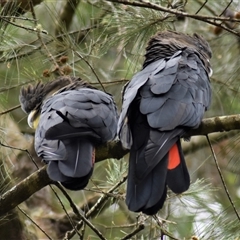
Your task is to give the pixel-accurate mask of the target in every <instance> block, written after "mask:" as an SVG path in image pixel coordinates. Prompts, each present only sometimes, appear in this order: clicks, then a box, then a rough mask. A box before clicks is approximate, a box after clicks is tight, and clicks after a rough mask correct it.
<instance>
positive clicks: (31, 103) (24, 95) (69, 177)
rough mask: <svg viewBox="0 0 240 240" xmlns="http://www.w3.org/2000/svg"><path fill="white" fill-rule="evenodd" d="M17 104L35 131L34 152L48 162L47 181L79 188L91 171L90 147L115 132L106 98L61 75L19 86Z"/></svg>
mask: <svg viewBox="0 0 240 240" xmlns="http://www.w3.org/2000/svg"><path fill="white" fill-rule="evenodd" d="M19 100H20V103H21V106H22V109H23V110H24V111H25V112H26V113H28V114H29V116H28V123H29V125H30V126H31V127H33V128H35V129H36V132H35V150H36V153H37V155H38V156H39V157H41V158H42V159H43V160H44V162H45V163H47V164H48V167H47V173H48V175H49V177H50V178H51V179H52V180H54V181H59V182H61V184H62V185H63V186H64V187H66V188H67V189H70V190H81V189H83V188H84V187H85V186H86V185H87V183H88V181H89V179H90V177H91V175H92V172H93V167H94V162H95V148H96V147H97V146H98V145H100V144H103V143H106V142H107V141H110V140H112V139H114V138H115V137H116V134H117V122H118V113H117V108H116V105H115V102H114V100H113V98H112V96H111V95H110V94H107V93H105V92H102V91H100V90H98V89H96V88H94V87H92V86H91V85H89V84H88V83H86V82H84V81H82V80H81V79H80V78H77V77H70V76H62V77H59V78H57V79H55V80H54V81H51V82H48V83H45V84H44V83H41V82H40V83H37V84H36V85H35V86H32V85H28V86H27V87H23V88H22V89H21V91H20V97H19Z"/></svg>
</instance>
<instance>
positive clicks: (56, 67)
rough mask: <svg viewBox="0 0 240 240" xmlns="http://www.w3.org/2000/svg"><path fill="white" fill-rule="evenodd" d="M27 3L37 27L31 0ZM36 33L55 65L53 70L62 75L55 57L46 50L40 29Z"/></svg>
mask: <svg viewBox="0 0 240 240" xmlns="http://www.w3.org/2000/svg"><path fill="white" fill-rule="evenodd" d="M29 5H30V10H31V13H32V16H33V19H35V20H36V22H35V25H36V28H37V25H38V23H37V17H36V13H35V10H34V5H33V2H32V0H30V1H29ZM37 35H38V39H39V41H40V42H41V44H42V46H43V48H44V49H45V51H46V52H47V55H48V57H50V59H51V61H52V62H53V64H54V65H55V69H54V70H55V71H56V70H57V71H58V72H59V74H60V75H63V72H62V71H61V68H60V67H59V65H58V63H57V61H56V59H55V58H54V57H53V55H52V53H51V52H50V51H49V50H48V47H47V46H46V44H45V43H44V41H43V39H42V36H41V31H38V32H37Z"/></svg>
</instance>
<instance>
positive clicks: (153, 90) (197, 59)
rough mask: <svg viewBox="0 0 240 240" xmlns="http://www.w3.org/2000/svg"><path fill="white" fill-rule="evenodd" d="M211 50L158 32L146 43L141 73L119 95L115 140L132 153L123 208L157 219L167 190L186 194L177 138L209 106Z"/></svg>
mask: <svg viewBox="0 0 240 240" xmlns="http://www.w3.org/2000/svg"><path fill="white" fill-rule="evenodd" d="M210 58H211V50H210V47H209V45H208V43H207V42H206V41H205V40H204V39H203V38H202V37H201V36H199V35H197V34H194V35H193V36H190V35H185V34H183V33H177V32H173V31H164V32H160V33H158V34H157V35H155V36H154V37H152V38H151V39H150V41H149V43H148V46H147V48H146V54H145V61H144V63H143V69H142V70H141V71H140V72H138V73H137V74H135V75H134V76H133V78H132V80H131V81H130V82H129V83H128V84H127V85H126V86H125V88H124V90H123V104H122V111H121V115H120V118H119V122H118V134H119V138H120V140H121V142H122V145H123V147H124V148H127V149H130V157H129V170H128V183H127V193H126V203H127V205H128V208H129V209H130V210H131V211H134V212H140V211H142V212H143V213H145V214H148V215H153V214H156V213H157V211H158V210H159V209H161V208H162V206H163V204H164V201H165V199H166V195H167V186H168V187H169V188H170V189H171V190H172V191H173V192H174V193H177V194H179V193H182V192H184V191H186V190H187V189H188V188H189V185H190V178H189V173H188V170H187V167H186V163H185V160H184V156H183V151H182V148H181V143H180V138H181V137H182V136H184V134H185V133H186V132H187V131H188V130H189V129H193V128H197V127H198V126H199V125H200V123H201V120H202V118H203V115H204V112H205V111H206V110H207V109H208V107H209V105H210V101H211V87H210V81H209V77H210V75H211V73H212V70H211V67H210V63H209V59H210Z"/></svg>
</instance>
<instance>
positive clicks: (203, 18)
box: [106, 0, 240, 37]
mask: <svg viewBox="0 0 240 240" xmlns="http://www.w3.org/2000/svg"><path fill="white" fill-rule="evenodd" d="M106 1H108V2H115V3H120V4H124V5H130V6H136V7H143V8H150V9H154V10H158V11H162V12H166V13H171V14H174V15H176V16H182V17H189V18H192V19H195V20H198V21H202V22H206V23H209V24H211V25H214V26H217V27H220V28H222V29H224V30H226V31H228V32H230V33H232V34H234V35H236V36H238V37H239V36H240V33H238V32H236V31H234V30H232V29H230V28H228V27H225V26H223V25H222V24H221V23H217V22H216V21H221V22H240V20H239V19H236V18H226V17H214V16H207V15H197V14H189V13H186V12H182V11H178V10H176V9H171V8H166V7H163V6H160V5H157V4H155V3H151V2H149V1H144V0H139V1H129V0H106Z"/></svg>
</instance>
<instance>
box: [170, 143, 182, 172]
mask: <svg viewBox="0 0 240 240" xmlns="http://www.w3.org/2000/svg"><path fill="white" fill-rule="evenodd" d="M179 164H180V155H179V151H178V147H177V144H174V145H173V146H172V148H171V149H170V151H169V153H168V169H169V170H172V169H174V168H176V167H177V166H178V165H179Z"/></svg>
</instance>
